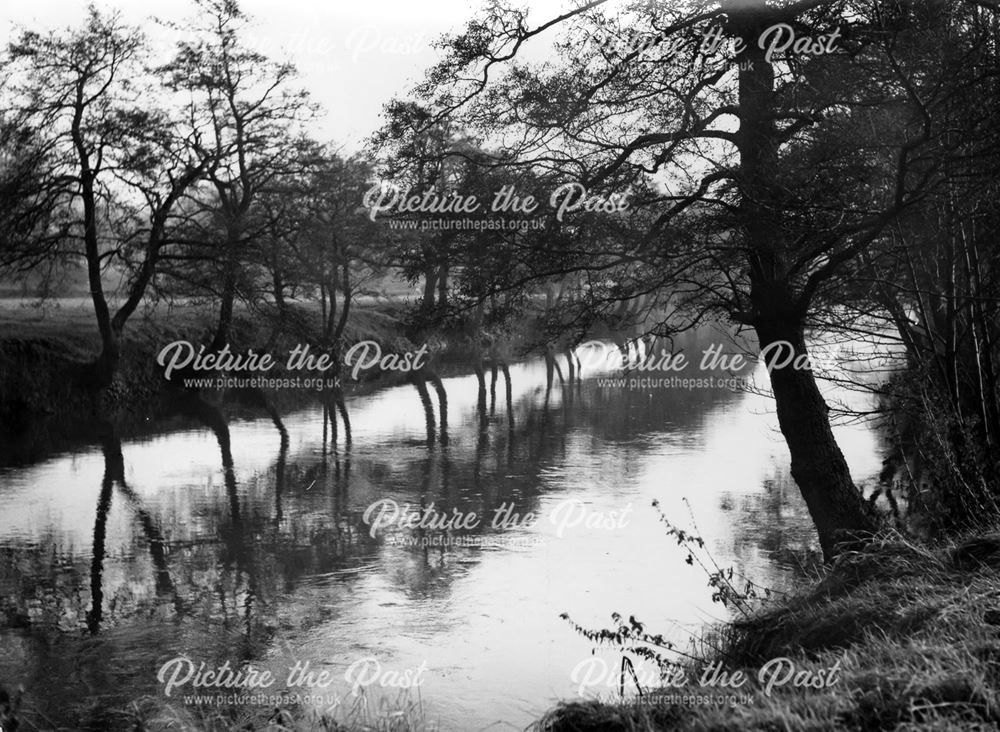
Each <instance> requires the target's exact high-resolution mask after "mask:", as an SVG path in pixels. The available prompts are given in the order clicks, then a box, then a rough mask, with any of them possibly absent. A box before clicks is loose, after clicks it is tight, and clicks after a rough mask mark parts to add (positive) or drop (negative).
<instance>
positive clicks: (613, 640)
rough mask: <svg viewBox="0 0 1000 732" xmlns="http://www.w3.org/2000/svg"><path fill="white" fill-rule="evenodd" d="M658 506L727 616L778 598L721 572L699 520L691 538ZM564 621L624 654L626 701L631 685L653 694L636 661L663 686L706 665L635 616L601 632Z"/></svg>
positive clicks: (621, 678)
mask: <svg viewBox="0 0 1000 732" xmlns="http://www.w3.org/2000/svg"><path fill="white" fill-rule="evenodd" d="M684 503H685V505H686V506H687V507H688V512H689V513H690V512H691V506H690V504H688V502H687V499H685V500H684ZM652 506H653V508H654V509H656V511H657V513H659V517H660V521H661V522H662V523H663V524H664V526H666V528H667V535H668V536H670V537H673V538H674V539H676V541H677V545H678V546H681V547H684V548H685V549H686V550H687V557H686V558H685V560H684V561H685V563H686V564H688V565H690V566H697V567H698V568H700V569H701V570H702V571H703V572H704V573H705V575H706V577H707V581H708V586H709V587H711V588H712V590H713V592H712V602H716V603H719V604H721V605H722V606H723V607H725V608H726V609H727V610H730V611H731V612H736V613H739V614H740V616H741V617H743V618H744V619H747V618H750V617H751V616H752V614H753V612H754V611H755V610H756V609H758V608H759V606H760V604H761V602H762V601H764V600H769V599H770V598H771V597H772V595H773V593H774V591H773V590H771V589H769V588H767V587H763V586H761V585H759V584H757V583H755V582H753V581H752V580H750V579H748V578H747V577H745V576H743V575H739V574H737V572H736V571H735V570H734V569H733V567H726V568H723V567H720V566H719V564H718V562H717V561H716V560H715V557H713V556H712V553H711V552H710V551H709V550H708V549H707V547H706V545H705V540H704V539H703V538H702V537H701V536H700V532H699V531H698V527H697V525H696V524H695V522H694V516H693V514H692V516H691V523H692V526H693V532H691V531H686V530H684V529H682V528H680V527H679V526H677V525H675V524H673V523H672V522H671V521H670V520H669V519H668V518H667V516H666V514H664V513H663V510H662V509H661V508H660V503H659V501H657V500H654V501H653V502H652ZM559 617H560V618H562V619H563V620H566V621H567V622H569V624H570V625H571V626H572V627H573V630H575V631H576V632H577V633H579V634H580V635H582V636H583V637H584V638H586V639H587V640H589V641H590V642H591V643H594V644H595V645H603V646H608V647H612V648H617V649H618V650H619V652H620V653H621V667H620V669H619V674H618V694H619V696H620V697H622V698H623V699H624V697H625V689H626V687H627V686H629V685H633V686H635V688H636V691H637V692H638V694H639V696H643V695H644V694H645V693H646V691H647V690H646V689H643V688H642V685H641V684H640V682H639V678H638V675H637V673H636V671H635V663H634V660H633V659H635V660H640V659H641V660H644V661H648V662H650V663H653V664H655V665H656V668H657V669H658V671H659V675H660V679H661V680H663V679H666V678H667V677H668V676H669V675H670V674H671V673H672V672H673V671H676V670H679V669H681V668H682V666H683V665H684V664H685V663H688V662H691V661H699V660H700V659H699V658H698V657H697V656H695V655H693V654H691V653H687V652H685V651H682V650H680V649H678V648H677V646H676V644H675V643H673V642H672V641H670V640H667V639H666V638H664V637H663V635H661V634H659V633H651V632H649V631H648V630H647V629H646V626H645V624H644V623H642V622H640V621H639V620H637V619H636V617H635V616H634V615H630V616H629V617H628V620H624V619H623V616H622V615H621V614H620V613H617V612H615V613H612V614H611V620H612V622H613V623H614V626H613V627H611V628H599V629H593V628H585V627H583V626H581V625H579V624H578V623H576V622H575V621H573V619H572V618H571V617H570V615H569V613H565V612H564V613H562V614H561V615H560V616H559ZM702 642H703V643H704V642H705V639H702Z"/></svg>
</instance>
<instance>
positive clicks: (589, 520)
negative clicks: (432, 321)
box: [0, 332, 880, 731]
mask: <svg viewBox="0 0 1000 732" xmlns="http://www.w3.org/2000/svg"><path fill="white" fill-rule="evenodd" d="M712 337H713V336H712V334H711V333H705V332H700V333H698V334H695V335H691V336H689V337H688V338H687V342H684V343H682V344H681V345H684V346H685V347H686V350H689V351H696V352H700V351H701V350H703V348H704V347H705V346H706V345H707V344H708V342H709V341H710V340H711V338H712ZM563 367H564V368H565V363H564V364H563ZM611 376H620V375H615V374H612V375H611ZM638 376H642V377H647V376H659V375H650V374H641V375H638ZM739 376H740V378H741V379H742V380H746V381H748V382H749V383H754V382H755V383H756V384H757V385H758V386H763V385H765V384H766V374H765V372H764V371H763V370H762V368H750V369H748V370H746V371H744V372H742V373H741V374H740V375H739ZM608 378H609V375H608V374H600V373H589V374H585V378H584V379H583V380H582V381H580V382H577V383H573V384H572V385H566V386H560V384H559V382H558V380H557V381H556V384H555V386H554V387H553V389H552V391H551V393H547V391H546V388H545V384H546V379H545V366H544V362H541V361H529V362H527V363H523V364H517V365H514V366H512V367H511V387H512V388H511V398H510V406H511V409H510V411H508V407H507V403H506V402H507V399H506V395H505V390H504V380H503V377H502V376H501V378H500V381H499V383H498V386H497V398H496V404H495V407H493V408H492V409H491V414H490V416H489V419H488V421H487V423H486V424H485V426H483V425H482V424H481V421H480V419H479V416H478V415H477V381H476V377H475V376H466V377H456V378H449V379H445V382H444V383H445V388H446V390H447V394H448V400H449V405H448V428H447V434H448V442H447V444H440V443H438V444H435V445H433V446H429V445H428V444H427V440H426V425H425V413H424V411H423V408H422V405H421V402H420V400H419V399H418V396H417V392H416V390H415V389H414V388H413V387H412V386H398V387H393V388H389V389H384V390H381V391H378V392H376V393H374V394H369V395H364V396H355V397H351V398H349V399H348V409H349V412H350V418H351V423H352V429H353V434H352V443H351V445H350V446H349V447H348V446H346V445H345V444H344V435H343V429H342V428H341V430H340V434H339V435H338V438H337V440H336V442H334V441H333V439H332V435H331V433H330V427H329V425H328V424H327V422H326V420H325V419H324V413H323V410H322V409H321V408H320V407H313V408H307V409H302V410H299V411H296V412H294V413H291V414H287V415H284V419H283V422H284V427H285V430H286V432H287V435H286V437H284V438H283V437H282V435H281V433H280V432H279V431H278V429H277V428H276V426H275V425H274V424H273V423H272V422H271V420H270V419H268V418H266V417H260V418H257V417H252V418H240V419H236V418H231V419H228V420H225V421H222V422H220V421H218V420H216V421H215V422H213V421H212V420H206V419H202V420H201V421H198V420H196V419H193V418H191V417H186V418H175V419H171V420H166V421H164V422H163V423H162V424H159V423H154V424H151V425H147V428H146V429H144V430H143V431H142V433H141V436H129V435H118V434H116V433H115V432H114V431H112V430H110V429H109V428H108V427H107V426H100V425H95V427H94V434H93V437H92V439H90V440H89V442H85V443H83V446H82V447H80V448H79V449H75V450H72V451H69V452H62V453H58V454H47V455H45V456H44V457H43V458H41V459H40V460H38V461H36V462H34V463H31V464H27V465H17V466H8V467H4V468H0V506H2V511H0V603H2V605H0V609H2V610H3V614H2V615H0V648H2V652H0V682H3V683H6V684H7V685H8V686H10V685H16V684H18V683H23V684H24V685H25V687H26V688H27V695H26V697H25V704H26V707H25V714H24V718H25V719H26V720H29V721H30V722H32V723H33V724H35V725H36V726H38V727H41V728H53V727H63V728H75V729H125V728H131V727H130V726H129V725H130V724H134V721H135V720H136V719H143V720H144V722H145V723H146V724H147V725H148V726H149V727H150V728H159V727H165V726H167V725H168V724H173V725H174V728H178V727H183V726H184V725H185V724H188V725H190V726H191V728H194V727H195V726H196V725H199V724H200V725H207V722H206V720H216V721H220V720H223V719H225V720H226V721H227V722H228V721H233V720H237V719H238V717H239V714H240V713H244V712H246V710H248V709H249V705H251V704H254V703H261V704H262V706H266V705H267V700H265V696H266V695H278V694H284V695H286V697H287V698H290V699H292V700H293V701H295V702H297V703H298V704H300V705H301V706H305V707H311V708H313V709H314V710H315V711H317V712H323V711H329V712H330V713H331V714H333V715H334V716H335V717H336V718H339V719H342V720H346V721H348V722H351V721H354V722H361V721H363V720H366V719H368V720H370V719H373V718H374V717H376V716H379V715H391V714H392V713H394V712H400V711H402V713H403V714H404V715H416V716H417V717H418V718H420V719H423V720H426V724H427V727H429V728H439V729H442V730H463V731H465V730H480V729H523V728H524V727H525V726H526V725H528V724H529V723H530V722H532V721H533V720H534V719H537V718H538V717H539V716H540V715H541V714H542V713H544V712H545V711H546V709H548V708H549V707H550V706H551V705H552V704H553V703H554V702H555V701H556V700H558V699H570V698H578V697H579V696H581V695H582V696H587V697H594V696H603V697H610V696H612V695H613V694H614V693H616V690H617V683H618V675H617V665H616V664H618V663H619V658H620V657H619V656H617V655H616V654H615V652H614V650H613V649H610V648H606V649H601V650H598V651H597V653H596V654H592V650H593V645H592V643H591V642H590V641H588V640H587V639H586V638H584V637H583V636H582V635H581V634H580V633H578V632H576V631H575V630H574V628H573V627H572V626H571V624H570V622H569V621H567V620H566V619H563V618H561V617H560V616H561V614H563V613H566V614H568V615H569V617H570V618H571V620H572V622H575V623H577V624H579V625H581V626H583V627H585V628H594V629H598V628H604V627H610V626H611V625H612V619H611V615H612V613H614V612H618V613H621V614H622V615H623V616H624V617H626V618H628V617H629V616H630V615H634V616H635V617H636V618H638V619H639V620H641V621H642V622H644V623H646V624H647V626H648V627H649V629H650V630H651V631H652V632H657V633H661V634H663V635H664V636H665V637H666V638H668V639H669V640H671V641H673V642H675V643H677V644H678V646H679V647H680V648H684V647H685V646H686V644H687V643H688V642H690V640H691V639H692V638H693V637H694V636H696V635H697V634H698V633H699V631H700V630H701V629H702V628H703V627H704V626H705V624H706V623H712V622H715V621H718V620H723V619H725V618H727V617H728V616H729V612H730V610H729V609H727V608H725V607H723V606H721V605H720V604H718V603H714V602H713V601H712V592H713V590H712V588H710V587H709V586H708V584H707V577H706V573H705V571H703V570H702V569H701V568H699V566H698V564H697V562H695V563H694V564H693V565H692V564H689V563H688V562H687V561H686V560H687V558H688V548H687V547H686V546H679V545H678V542H677V541H676V539H675V538H673V537H672V536H670V535H668V532H667V527H666V526H665V524H664V523H663V522H662V521H661V516H660V513H659V511H662V512H663V515H664V516H666V517H667V518H668V519H669V521H670V522H671V523H672V524H674V525H676V526H678V527H681V528H683V529H684V530H686V531H691V532H694V533H697V534H700V535H701V536H702V537H703V538H704V539H705V541H706V548H707V550H708V552H709V553H710V555H711V557H712V558H713V559H714V561H715V562H717V563H718V565H719V566H720V567H729V566H733V567H734V568H735V570H736V573H737V576H742V577H746V578H748V579H750V580H752V581H753V582H755V583H757V584H758V585H760V586H762V587H767V588H770V589H772V590H774V591H776V592H781V591H785V590H787V589H788V588H790V587H791V586H793V585H794V583H795V582H796V581H798V579H799V578H800V574H799V572H798V571H797V569H796V562H797V559H796V557H799V556H801V555H802V554H803V553H804V552H805V551H807V550H815V545H816V544H815V538H814V535H813V531H812V527H811V525H810V522H809V518H808V515H807V513H806V511H805V507H804V504H803V503H802V501H801V498H800V497H799V495H798V492H797V489H796V488H795V486H794V484H793V483H791V481H790V478H789V476H788V470H787V467H788V457H787V451H786V448H785V445H784V443H783V441H782V438H781V435H780V433H779V432H778V430H777V422H776V418H775V415H774V408H773V404H772V403H771V402H770V400H769V399H768V398H767V397H766V396H764V395H761V394H759V393H755V391H754V390H749V391H748V390H746V389H737V390H733V389H731V388H729V386H731V382H729V381H727V382H726V384H725V385H715V386H712V387H708V388H704V387H703V388H683V387H680V386H677V385H674V386H662V385H661V386H656V387H648V386H646V387H641V386H637V385H634V384H633V385H631V388H630V384H629V382H628V381H627V380H626V382H624V384H622V383H620V382H609V381H607V379H608ZM720 382H721V379H720ZM833 388H834V389H836V387H833ZM432 394H433V392H432ZM851 398H852V399H856V398H857V396H856V395H852V397H851ZM435 404H436V400H435ZM437 428H438V429H440V425H437ZM836 432H837V437H838V440H839V442H840V444H841V447H842V448H843V450H844V453H845V455H846V457H847V459H848V462H849V464H850V465H851V468H852V471H853V473H854V475H855V476H856V477H869V476H871V475H873V474H874V473H877V471H878V469H879V467H880V461H879V458H878V455H877V452H878V450H877V448H878V440H877V437H876V435H875V434H874V433H873V432H872V431H871V430H870V429H869V428H868V427H867V426H865V425H863V424H847V425H842V426H839V427H837V429H836ZM654 501H656V502H657V503H658V506H659V510H658V509H657V508H656V507H654V506H653V502H654ZM414 507H418V508H417V509H414ZM414 510H423V511H424V514H423V515H424V516H425V517H428V516H430V517H433V516H437V517H439V518H440V517H442V516H446V515H447V516H450V517H452V518H456V517H458V518H461V519H462V520H464V521H465V522H466V523H465V526H464V527H462V528H459V529H455V528H454V527H453V528H452V530H450V531H441V530H437V529H428V528H420V527H419V526H413V524H414V523H415V516H414ZM392 511H398V513H397V515H396V517H395V520H392V521H390V519H393V515H392ZM529 514H530V515H529ZM379 518H381V521H377V519H379ZM366 519H367V520H366ZM408 521H409V522H410V523H407V522H408ZM707 556H708V555H700V558H701V557H704V558H705V559H706V561H709V560H707ZM201 664H204V666H201ZM226 664H228V668H230V669H238V668H241V667H242V668H243V670H244V673H245V674H246V673H248V672H249V670H254V671H255V672H256V673H257V676H256V677H252V678H250V682H249V683H250V685H249V687H248V688H244V689H237V690H234V689H228V688H222V689H220V688H219V687H217V686H216V687H213V686H210V685H209V686H205V685H204V684H203V685H202V686H201V687H199V686H197V684H196V679H197V673H194V671H195V670H196V669H197V668H199V667H200V668H201V669H202V670H203V671H204V670H206V669H207V670H215V672H216V675H215V680H216V681H217V682H219V683H221V682H220V681H219V680H220V679H222V680H224V679H225V678H226V676H225V674H226V671H225V670H224V669H225V668H226V666H225V665H226ZM604 668H607V669H608V670H609V672H608V673H607V674H603V673H602V670H603V669H604ZM220 669H222V670H220ZM612 671H613V673H612ZM186 676H187V677H189V678H185V677H186ZM211 678H212V677H210V676H206V675H204V674H202V676H201V680H202V682H205V683H207V682H206V679H211ZM269 679H270V681H271V683H264V682H266V681H268V680H269ZM406 687H409V688H406ZM221 691H224V692H226V693H233V692H235V691H238V692H239V693H249V692H254V691H255V692H257V693H258V698H257V699H255V700H251V699H248V698H247V697H242V698H235V697H233V698H232V699H230V701H231V702H233V701H234V703H233V704H229V705H228V707H226V708H225V709H224V708H223V707H225V706H226V705H225V704H222V705H220V706H218V707H217V708H216V707H208V708H206V707H204V706H203V707H202V708H201V709H200V710H198V709H196V705H195V704H194V703H193V701H192V699H190V698H186V697H189V696H190V695H192V694H196V693H197V694H200V693H212V694H216V693H219V692H221ZM168 692H169V694H168ZM231 714H235V715H236V717H232V716H227V715H231ZM192 720H201V721H200V722H199V721H192Z"/></svg>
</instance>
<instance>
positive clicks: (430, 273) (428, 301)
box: [420, 265, 437, 315]
mask: <svg viewBox="0 0 1000 732" xmlns="http://www.w3.org/2000/svg"><path fill="white" fill-rule="evenodd" d="M436 286H437V269H436V268H435V267H434V266H433V265H430V266H428V267H425V268H424V296H423V299H422V300H421V301H420V312H422V313H424V314H425V315H429V314H430V313H432V312H434V290H435V288H436Z"/></svg>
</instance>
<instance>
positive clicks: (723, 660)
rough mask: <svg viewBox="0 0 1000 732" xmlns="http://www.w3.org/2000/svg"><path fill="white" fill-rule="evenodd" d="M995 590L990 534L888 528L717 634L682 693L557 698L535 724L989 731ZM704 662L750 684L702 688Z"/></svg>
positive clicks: (998, 582) (997, 542)
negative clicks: (921, 537)
mask: <svg viewBox="0 0 1000 732" xmlns="http://www.w3.org/2000/svg"><path fill="white" fill-rule="evenodd" d="M998 588H1000V535H998V534H991V535H985V536H979V537H977V538H973V539H969V540H966V541H963V542H958V543H954V544H951V545H949V546H942V547H937V548H925V547H921V546H919V545H916V544H913V543H910V542H908V541H907V540H905V539H903V538H902V537H900V536H898V535H892V536H885V537H883V538H882V539H881V540H879V541H877V542H875V543H873V544H872V545H871V546H869V547H868V548H867V549H865V550H864V551H862V552H854V553H850V554H847V555H845V556H842V557H841V558H840V559H839V560H838V561H837V562H836V563H835V564H834V565H833V566H832V567H830V568H829V569H828V570H827V571H826V572H825V573H824V574H823V575H822V576H821V577H820V578H818V581H817V582H816V583H815V584H814V585H813V586H811V587H809V588H807V589H804V590H803V591H802V592H801V593H800V594H797V595H795V596H793V597H786V598H783V599H782V600H781V601H777V602H774V603H772V604H769V605H767V606H766V607H764V608H762V609H761V610H760V611H759V612H757V613H756V614H754V615H752V616H751V617H749V618H746V619H742V620H739V621H736V622H734V623H732V624H730V625H727V626H723V627H721V628H717V629H715V630H714V631H711V632H710V633H709V634H708V635H706V636H705V638H704V639H703V641H702V642H701V647H700V648H699V649H697V652H696V653H695V657H696V658H695V659H694V660H690V661H686V662H685V664H684V668H686V669H687V670H688V671H689V677H690V678H691V683H690V684H688V685H686V686H684V687H683V688H669V689H661V690H658V691H648V692H647V693H646V694H645V695H644V697H642V698H641V699H639V700H637V701H636V702H627V703H619V704H602V703H598V702H570V703H564V704H561V705H559V706H558V707H557V708H555V709H553V710H552V711H550V712H549V713H548V714H546V715H545V717H544V718H543V719H541V720H540V721H539V722H538V723H537V726H536V727H537V730H538V731H539V732H567V731H569V730H573V731H575V732H581V731H585V730H608V731H612V732H613V731H615V730H629V731H643V732H645V731H650V732H651V731H653V730H657V731H659V730H692V731H695V730H733V731H734V732H736V731H737V730H740V731H742V730H796V731H797V730H845V729H846V730H885V729H906V730H968V729H985V728H988V729H995V728H996V725H997V724H998V723H1000V638H998V636H1000V589H998ZM776 659H786V661H777V660H776ZM712 663H718V664H721V666H722V667H723V668H724V669H726V670H727V671H730V672H737V671H740V672H742V673H743V674H744V675H745V676H746V681H745V683H744V684H742V685H740V686H739V687H738V688H726V687H725V686H724V685H723V684H722V683H717V684H716V685H715V686H706V687H701V686H699V685H698V683H697V682H698V681H699V680H700V679H699V676H700V671H701V669H702V668H703V667H704V666H705V665H709V664H712ZM769 664H770V665H769ZM768 682H771V683H770V688H768ZM797 684H800V685H797ZM815 687H819V688H815ZM680 697H686V698H683V699H682V698H680ZM720 697H722V703H721V704H719V703H718V701H719V699H720Z"/></svg>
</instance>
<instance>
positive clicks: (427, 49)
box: [0, 0, 568, 150]
mask: <svg viewBox="0 0 1000 732" xmlns="http://www.w3.org/2000/svg"><path fill="white" fill-rule="evenodd" d="M482 2H483V0H423V1H421V0H351V1H350V2H348V1H345V0H327V1H326V2H322V1H317V0H280V1H279V0H242V2H241V6H242V7H243V9H244V11H245V12H247V13H248V14H250V15H251V16H253V17H254V18H255V20H256V25H255V27H254V28H253V41H254V42H255V43H256V45H257V47H258V48H259V49H260V50H263V51H266V52H268V53H269V54H270V55H274V56H276V57H278V58H280V59H289V60H291V61H293V62H294V63H295V64H296V66H297V67H298V68H299V71H300V74H301V85H302V86H303V87H305V88H306V89H308V90H309V91H310V92H311V93H312V95H313V98H314V99H315V100H316V101H318V102H319V103H320V104H321V105H322V106H323V108H324V109H325V110H326V114H325V116H324V118H323V119H322V120H321V121H320V122H319V123H318V127H317V130H316V135H317V137H318V138H320V139H322V140H325V141H334V142H336V143H337V144H339V145H343V146H344V147H345V148H346V149H348V150H356V149H358V148H360V147H361V146H362V145H363V144H364V140H365V138H366V137H367V136H368V135H369V134H371V133H372V132H374V131H375V130H376V129H377V128H378V126H379V124H380V120H379V114H380V112H381V110H382V105H383V104H385V103H386V102H387V101H389V99H391V98H392V97H393V96H394V95H397V94H401V93H403V92H405V91H406V89H408V88H409V87H411V86H412V85H413V84H415V83H416V82H418V81H419V80H420V79H421V77H422V75H423V72H424V69H426V68H427V67H428V66H430V65H432V64H433V63H434V62H435V61H436V60H437V58H438V51H436V50H435V49H434V48H432V43H433V42H434V40H435V39H437V38H439V37H440V35H441V34H442V33H445V32H449V31H458V30H460V29H461V28H462V27H463V26H464V24H465V22H466V21H467V20H469V19H470V18H471V17H472V16H473V15H474V14H475V12H476V10H477V9H478V8H479V7H481V4H482ZM567 2H568V0H530V15H529V19H530V20H531V21H532V22H533V23H535V22H540V21H544V20H548V19H550V18H552V17H555V16H557V15H559V14H561V12H565V8H566V7H567V5H566V3H567ZM96 4H97V6H98V7H99V8H101V9H102V10H103V9H111V8H117V9H119V10H121V12H122V14H123V16H124V18H125V20H126V21H128V22H130V23H134V24H137V25H140V26H142V27H143V28H144V30H146V31H147V33H149V34H150V35H154V34H155V32H156V28H157V26H156V24H155V23H154V22H152V20H151V16H152V15H153V14H155V15H157V16H158V17H161V18H163V19H165V20H175V21H180V20H183V19H184V18H185V17H189V16H190V14H191V11H192V8H193V2H190V1H189V0H166V1H165V2H162V3H160V4H153V3H150V2H149V1H148V0H97V2H96ZM86 6H87V5H86V3H85V2H83V0H36V1H35V2H28V3H18V4H16V5H14V4H9V5H8V6H7V7H6V8H5V9H4V10H0V30H2V31H3V36H4V37H9V33H10V32H11V31H12V29H13V28H14V27H16V25H17V24H20V25H25V26H27V27H29V28H33V29H39V30H41V29H47V28H61V27H66V26H68V25H71V24H74V23H75V22H77V21H78V20H80V19H81V18H83V16H84V14H85V10H86Z"/></svg>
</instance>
